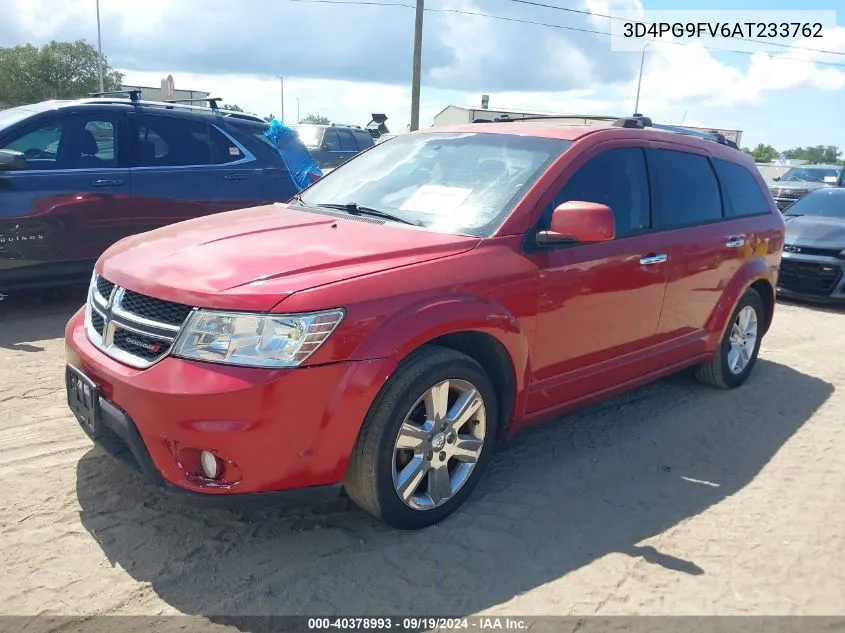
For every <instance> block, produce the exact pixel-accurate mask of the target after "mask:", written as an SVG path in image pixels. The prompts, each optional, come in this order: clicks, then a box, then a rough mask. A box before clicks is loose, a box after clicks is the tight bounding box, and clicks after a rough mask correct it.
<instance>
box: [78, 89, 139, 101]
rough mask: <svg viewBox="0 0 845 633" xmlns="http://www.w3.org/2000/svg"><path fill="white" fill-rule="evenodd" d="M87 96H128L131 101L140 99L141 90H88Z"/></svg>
mask: <svg viewBox="0 0 845 633" xmlns="http://www.w3.org/2000/svg"><path fill="white" fill-rule="evenodd" d="M88 96H89V97H129V99H131V100H132V101H140V100H141V91H140V90H139V89H135V90H111V91H107V92H89V93H88Z"/></svg>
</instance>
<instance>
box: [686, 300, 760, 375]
mask: <svg viewBox="0 0 845 633" xmlns="http://www.w3.org/2000/svg"><path fill="white" fill-rule="evenodd" d="M749 310H751V311H753V316H754V319H755V323H756V335H755V339H754V345H753V348H752V351H751V352H750V354H749V355H748V360H747V362H746V363H745V365H744V366H743V367H742V369H741V370H740V371H736V370H735V369H732V365H731V359H732V355H731V354H732V347H733V346H732V343H731V341H732V337H733V336H734V334H735V333H736V330H735V328H736V327H737V326H738V325H739V323H738V321H739V319H740V315H741V314H743V315H744V314H747V313H748V311H749ZM765 321H766V307H765V305H763V299H762V298H761V297H760V294H759V293H758V292H757V291H756V290H754V289H753V288H749V289H748V290H746V291H745V294H743V295H742V297H741V298H740V300H739V303H738V304H737V306H736V308H735V309H734V311H733V314H732V315H731V319H730V321H729V322H728V327H727V328H726V329H725V334H724V336H723V338H722V342H721V343H720V345H719V348H718V349H717V350H716V353H715V355H714V356H713V360H712V361H710V362H709V363H707V364H706V365H702V366H701V367H699V368H698V371H697V372H696V374H695V377H696V378H697V379H698V380H699V381H700V382H702V383H704V384H705V385H708V386H711V387H717V388H719V389H736V388H737V387H739V386H740V385H742V384H743V383H745V381H746V380H748V376H750V375H751V371H752V370H753V369H754V365H755V364H756V363H757V355H758V353H759V352H760V343H761V342H762V340H763V327H764V323H765ZM747 349H748V347H746V350H747Z"/></svg>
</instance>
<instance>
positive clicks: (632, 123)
mask: <svg viewBox="0 0 845 633" xmlns="http://www.w3.org/2000/svg"><path fill="white" fill-rule="evenodd" d="M612 125H613V126H614V127H624V128H631V129H643V128H647V127H650V128H654V129H655V130H663V131H664V132H675V133H676V134H683V135H685V136H695V137H696V138H703V139H705V140H708V141H715V142H716V143H719V144H720V145H727V146H728V147H732V148H733V149H739V147H738V146H737V144H736V143H734V142H733V141H731V140H729V139H727V138H725V135H724V134H721V133H720V132H717V131H716V130H710V131H708V132H697V131H696V130H691V129H689V128H685V127H679V126H677V125H662V124H659V123H658V124H654V123H652V121H651V119H650V118H649V117H647V116H643V115H642V114H634V115H633V116H629V117H623V118H621V119H617V120H616V121H614V122H613V123H612Z"/></svg>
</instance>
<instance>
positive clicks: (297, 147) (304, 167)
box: [264, 119, 323, 191]
mask: <svg viewBox="0 0 845 633" xmlns="http://www.w3.org/2000/svg"><path fill="white" fill-rule="evenodd" d="M264 136H266V137H267V138H269V139H270V142H271V143H273V147H275V148H276V151H278V152H279V155H280V156H281V157H282V161H284V163H285V166H286V167H287V168H288V171H289V172H290V175H291V178H293V182H294V184H296V186H297V187H299V190H300V191H302V190H303V189H305V188H306V187H307V186H309V185H310V184H311V183H313V182H314V181H315V180H317V179H318V178H322V177H323V172H322V171H321V170H320V167H319V166H318V165H317V162H316V161H315V160H314V158H313V157H312V156H311V153H310V152H309V151H308V149H307V148H306V147H305V145H303V143H302V141H300V140H299V136H298V135H297V133H296V130H294V129H293V128H290V127H288V126H286V125H283V124H282V123H280V122H279V121H277V120H276V119H273V120H272V121H270V127H269V128H267V130H266V131H265V132H264Z"/></svg>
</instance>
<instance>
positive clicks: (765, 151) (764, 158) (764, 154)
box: [743, 143, 778, 163]
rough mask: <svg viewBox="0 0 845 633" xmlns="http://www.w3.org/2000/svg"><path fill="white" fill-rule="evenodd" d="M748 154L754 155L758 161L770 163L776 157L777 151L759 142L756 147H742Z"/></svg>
mask: <svg viewBox="0 0 845 633" xmlns="http://www.w3.org/2000/svg"><path fill="white" fill-rule="evenodd" d="M743 151H745V152H746V153H748V154H751V156H753V157H754V160H755V161H757V162H758V163H770V162H772V161H773V160H774V159H776V158H777V157H778V151H777V150H776V149H775V148H774V147H772V146H771V145H764V144H763V143H760V144H759V145H758V146H757V147H755V148H754V149H752V150H749V149H748V148H747V147H745V148H743Z"/></svg>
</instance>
